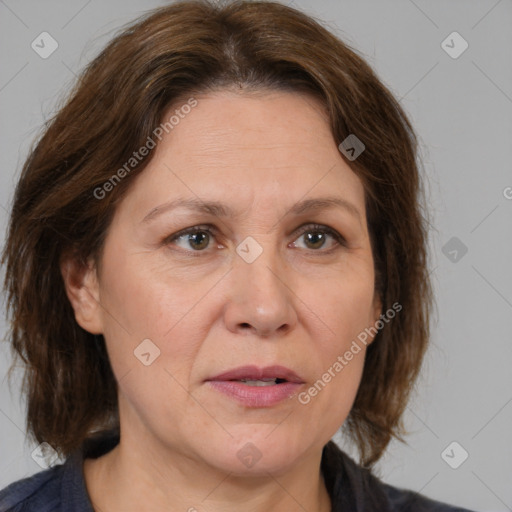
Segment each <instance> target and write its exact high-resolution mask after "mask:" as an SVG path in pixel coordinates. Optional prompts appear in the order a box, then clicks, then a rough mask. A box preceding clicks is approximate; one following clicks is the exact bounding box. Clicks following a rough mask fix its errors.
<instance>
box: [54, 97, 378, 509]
mask: <svg viewBox="0 0 512 512" xmlns="http://www.w3.org/2000/svg"><path fill="white" fill-rule="evenodd" d="M196 99H197V100H198V105H197V107H195V108H194V109H193V110H192V111H191V113H190V114H188V115H187V116H186V117H185V118H184V119H183V120H181V121H180V123H179V125H177V126H176V127H175V128H174V129H173V130H172V132H170V133H169V134H168V135H166V136H164V138H163V140H162V142H161V143H160V144H159V145H158V147H157V148H156V149H155V150H154V151H156V153H155V155H154V158H153V160H152V161H151V163H150V164H149V165H148V167H147V168H146V169H145V170H144V171H143V172H142V173H141V174H140V175H139V176H138V177H137V178H136V180H135V182H134V183H133V184H132V185H133V186H132V187H131V188H130V190H129V191H128V193H127V194H126V195H125V197H124V198H123V200H122V201H121V203H120V204H119V205H118V207H117V210H116V212H115V215H114V218H113V221H112V224H111V226H110V227H109V230H108V233H107V237H106V240H105V246H104V251H103V254H102V257H101V266H100V267H99V268H100V270H98V267H97V266H96V265H94V262H93V261H91V262H90V265H89V266H88V267H86V268H81V267H79V266H78V264H77V263H76V262H74V261H73V260H66V261H64V262H63V265H62V274H63V277H64V281H65V284H66V290H67V293H68V297H69V299H70V301H71V303H72V305H73V308H74V310H75V315H76V320H77V322H78V323H79V325H80V326H82V327H83V328H84V329H86V330H88V331H89V332H91V333H102V334H103V335H104V337H105V340H106V343H107V349H108V352H109V357H110V361H111V364H112V368H113V371H114V374H115V376H116V379H117V381H118V388H119V408H120V419H121V441H120V444H119V445H118V446H117V447H116V448H114V449H113V450H112V451H111V452H109V453H108V454H106V455H104V456H102V457H100V458H99V459H87V460H86V461H85V463H84V474H85V480H86V485H87V489H88V492H89V495H90V496H91V500H92V502H93V504H94V506H95V508H96V510H98V511H99V510H101V511H104V512H107V511H108V512H110V511H123V512H131V511H140V510H148V511H149V510H151V511H164V510H165V511H169V510H171V511H178V510H179V511H186V510H189V511H190V512H193V511H194V510H197V511H202V510H208V511H210V512H214V511H223V512H226V511H235V510H236V511H238V510H240V504H241V503H244V508H245V509H247V510H251V511H254V512H259V511H261V512H263V511H265V512H267V511H268V510H287V511H290V512H294V511H299V510H300V511H303V510H304V509H305V510H308V511H329V510H330V506H331V504H330V499H329V496H328V494H327V491H326V488H325V485H324V482H323V478H322V476H321V474H320V471H319V468H320V462H321V453H322V448H323V446H324V445H325V444H326V443H327V442H328V441H329V439H330V438H331V437H332V436H333V435H334V434H335V432H336V431H337V430H338V429H339V427H340V426H341V425H342V423H343V422H344V421H345V419H346V417H347V416H348V414H349V412H350V409H351V407H352V404H353V401H354V399H355V395H356V392H357V389H358V386H359V383H360V380H361V375H362V370H363V365H364V353H365V350H364V348H363V350H361V352H359V353H358V354H357V355H356V356H354V358H353V359H352V360H351V361H350V363H349V364H348V365H347V366H346V367H344V368H343V371H341V372H339V373H338V374H336V376H335V377H334V378H332V380H331V382H330V383H328V384H327V385H326V386H325V387H324V388H323V389H322V391H320V392H319V393H318V395H317V396H315V397H314V398H312V399H311V401H310V402H309V403H308V404H306V405H303V404H301V403H300V402H299V401H298V400H297V396H293V397H291V398H289V399H286V400H283V401H282V402H280V403H279V404H277V405H274V406H271V407H259V408H251V407H245V406H243V405H240V404H239V403H238V402H235V401H234V400H233V399H231V398H229V397H227V396H225V395H224V394H221V393H220V392H218V391H217V390H215V389H213V388H212V387H211V385H209V384H208V383H207V382H205V379H207V378H208V377H212V376H214V375H217V374H219V373H221V372H224V371H226V370H229V369H233V368H235V367H238V366H242V365H248V364H253V365H256V366H260V367H265V366H269V365H275V364H279V365H283V366H286V367H288V368H290V369H292V370H294V371H295V372H296V373H297V374H298V375H299V376H300V377H301V378H302V379H303V381H304V384H302V387H301V391H304V390H307V389H308V388H310V387H311V386H312V385H313V384H314V383H315V382H316V381H317V380H318V379H319V378H320V377H321V376H322V374H324V373H325V372H326V371H327V370H328V368H330V367H332V365H333V363H334V362H335V361H336V360H337V357H338V356H339V355H343V354H344V353H345V352H346V351H347V350H348V349H349V348H350V345H351V343H352V341H353V340H354V339H355V338H356V336H357V334H358V333H360V332H361V331H363V330H364V328H365V327H369V326H371V325H373V324H374V322H375V321H376V319H377V318H378V317H379V315H380V313H381V305H380V302H379V300H378V298H377V296H376V295H375V294H374V269H373V257H372V251H371V246H370V240H369V234H368V228H367V222H366V216H365V208H364V188H363V185H362V183H361V181H360V180H359V178H358V177H357V176H356V174H355V173H354V172H353V171H352V170H351V169H350V167H349V166H348V164H347V163H346V161H344V159H343V158H342V156H341V155H340V152H339V150H338V148H337V146H336V143H335V141H334V139H333V137H332V134H331V132H330V129H329V124H328V117H327V115H326V113H325V112H324V111H323V110H322V107H321V105H320V104H319V103H317V101H316V100H315V99H313V98H310V97H308V96H305V95H302V94H298V93H289V92H268V91H267V92H260V93H247V92H242V93H235V92H230V91H219V92H216V93H209V94H208V95H204V96H196ZM323 196H336V197H338V198H342V199H344V200H345V201H347V202H350V203H351V204H352V205H353V207H354V208H355V209H356V210H357V211H358V215H359V216H356V215H355V214H352V213H350V212H349V211H348V210H346V209H344V208H340V207H335V208H330V209H323V210H318V211H309V212H304V213H302V214H290V213H289V210H290V209H291V208H292V206H293V205H294V204H296V203H297V202H299V201H301V200H304V199H313V198H318V197H323ZM178 197H182V198H197V197H199V198H200V199H201V200H202V201H210V200H216V201H220V202H222V203H225V204H226V205H228V206H229V207H230V208H232V209H233V210H234V212H235V213H236V215H235V216H234V217H231V216H228V217H219V216H214V215H212V214H205V213H198V212H194V211H191V210H187V209H184V208H180V209H177V210H174V211H164V212H163V211H162V208H157V207H159V205H161V204H163V203H166V202H168V201H172V200H174V199H176V198H178ZM155 208H157V212H158V213H157V214H156V215H155V214H154V213H153V219H152V220H151V221H148V222H143V220H142V219H144V217H145V216H146V215H147V214H148V213H149V212H152V211H153V210H154V209H155ZM311 223H315V224H319V225H321V226H328V227H330V228H332V229H334V230H336V231H337V232H338V233H340V234H341V235H342V236H343V237H344V239H345V240H346V245H344V246H343V245H340V244H338V243H337V242H336V240H335V239H334V238H333V237H332V236H330V235H329V234H325V232H324V242H323V245H322V241H321V240H322V239H321V233H320V241H318V235H319V232H318V229H315V228H313V227H311V228H309V229H308V230H307V232H306V234H300V233H299V231H298V228H300V227H301V226H306V225H309V224H311ZM197 225H200V226H202V227H204V226H205V225H210V226H211V227H212V230H216V233H215V232H214V234H212V235H211V236H210V238H209V239H208V235H206V240H204V239H201V238H199V239H192V240H189V239H188V237H187V236H183V237H181V238H180V239H178V240H174V241H170V238H172V237H170V235H173V234H176V233H178V232H179V231H181V230H184V229H186V228H189V227H193V226H197ZM308 233H309V234H310V236H313V237H314V236H315V234H316V235H317V239H313V240H312V241H309V242H308V237H307V234H308ZM203 236H204V235H203ZM248 236H251V237H253V238H254V239H255V240H256V241H257V243H258V244H259V245H260V247H261V248H262V250H263V252H262V253H261V255H260V256H259V257H258V258H257V259H256V260H255V261H254V262H252V263H247V262H246V261H244V259H242V258H241V257H240V256H239V255H238V254H237V252H236V248H237V246H238V244H240V243H241V242H242V241H244V239H245V238H246V237H248ZM194 240H195V241H194ZM197 247H199V248H203V249H202V251H201V250H199V249H198V248H197ZM144 339H150V340H151V341H152V342H153V343H154V344H155V345H156V346H157V347H158V348H159V350H160V356H159V357H158V358H156V359H155V360H154V361H153V362H152V363H151V364H150V365H149V366H145V365H144V364H142V363H141V362H140V361H139V360H138V359H137V358H136V357H135V356H134V350H135V349H136V348H137V346H138V345H139V344H140V343H141V341H142V340H144ZM248 442H250V443H252V444H253V445H254V446H255V447H256V448H257V450H258V451H259V453H260V454H261V458H260V459H259V461H258V462H257V463H256V464H254V465H253V466H252V467H251V468H249V467H246V466H245V465H244V464H242V462H241V461H240V459H239V458H238V457H237V452H238V451H239V450H240V449H241V448H242V447H243V446H244V445H246V443H248Z"/></svg>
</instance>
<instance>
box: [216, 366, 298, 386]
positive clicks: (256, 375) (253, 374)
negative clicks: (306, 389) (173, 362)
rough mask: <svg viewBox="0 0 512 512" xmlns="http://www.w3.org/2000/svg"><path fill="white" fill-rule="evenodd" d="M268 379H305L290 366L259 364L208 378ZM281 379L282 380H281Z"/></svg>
mask: <svg viewBox="0 0 512 512" xmlns="http://www.w3.org/2000/svg"><path fill="white" fill-rule="evenodd" d="M266 379H277V383H278V384H280V383H282V382H283V381H284V382H294V383H297V384H302V383H303V382H304V381H303V380H302V379H301V378H300V377H299V376H298V375H297V374H296V373H295V372H294V371H293V370H290V369H289V368H286V367H284V366H267V367H265V368H258V367H257V366H241V367H239V368H235V369H233V370H229V371H227V372H224V373H221V374H219V375H216V376H215V377H211V378H209V379H207V380H208V381H230V380H231V381H243V380H245V381H262V380H266ZM279 381H281V382H279Z"/></svg>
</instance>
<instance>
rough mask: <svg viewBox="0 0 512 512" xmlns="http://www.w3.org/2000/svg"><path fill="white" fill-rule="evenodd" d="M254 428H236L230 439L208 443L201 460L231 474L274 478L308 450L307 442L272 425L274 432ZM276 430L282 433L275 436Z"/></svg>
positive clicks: (251, 426)
mask: <svg viewBox="0 0 512 512" xmlns="http://www.w3.org/2000/svg"><path fill="white" fill-rule="evenodd" d="M255 427H256V428H255ZM257 427H258V425H254V424H250V425H246V426H245V428H242V429H241V428H239V429H237V430H238V432H237V433H236V434H234V435H233V437H228V436H226V438H224V439H223V441H222V442H211V443H209V444H208V455H206V453H204V454H203V457H204V458H205V459H209V460H207V462H208V463H209V464H211V465H213V466H215V467H217V468H219V469H221V470H223V471H226V472H230V473H232V474H233V475H238V476H262V477H263V476H264V477H268V473H271V474H272V475H274V476H278V475H280V474H285V473H287V472H288V471H289V470H290V469H291V468H293V467H294V465H296V464H297V463H298V462H299V461H300V459H301V458H302V457H304V456H305V452H306V450H307V449H308V448H309V447H310V446H309V443H310V442H311V441H310V440H308V441H306V439H304V441H303V442H300V441H299V440H298V439H296V438H295V436H294V435H293V434H292V433H290V432H289V431H287V430H286V429H285V428H283V427H282V426H281V427H279V426H277V428H276V426H272V429H275V430H274V431H272V429H270V428H269V425H264V427H265V428H257ZM261 427H263V426H261ZM280 428H282V431H281V432H279V433H278V430H279V429H280ZM270 432H271V433H270ZM269 433H270V434H269Z"/></svg>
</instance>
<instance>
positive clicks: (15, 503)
mask: <svg viewBox="0 0 512 512" xmlns="http://www.w3.org/2000/svg"><path fill="white" fill-rule="evenodd" d="M62 467H63V466H62V465H58V466H54V467H52V468H49V469H46V470H44V471H40V472H39V473H36V474H35V475H32V476H29V477H27V478H23V479H21V480H17V481H16V482H13V483H12V484H10V485H8V486H7V487H6V488H5V489H3V490H1V491H0V512H31V511H34V512H35V511H37V512H53V511H55V510H58V508H59V502H60V483H61V478H62Z"/></svg>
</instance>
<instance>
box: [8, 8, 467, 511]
mask: <svg viewBox="0 0 512 512" xmlns="http://www.w3.org/2000/svg"><path fill="white" fill-rule="evenodd" d="M420 192H421V186H420V182H419V176H418V169H417V165H416V140H415V136H414V132H413V129H412V127H411V125H410V123H409V121H408V119H407V117H406V115H405V114H404V112H403V111H402V110H401V108H400V106H399V105H398V103H397V102H396V101H395V99H394V98H393V97H392V96H391V94H390V93H389V92H388V91H387V89H386V88H385V87H384V86H383V85H382V84H381V83H380V82H379V80H378V79H377V77H376V76H375V75H374V73H373V72H372V70H371V69H370V68H369V67H368V65H367V64H366V63H365V62H364V61H363V60H362V59H361V58H360V57H358V56H357V55H356V54H355V53H354V52H353V51H352V50H351V49H350V48H348V47H347V46H346V45H345V44H343V43H342V42H341V41H339V40H338V39H337V38H335V37H334V36H333V35H332V34H330V33H329V32H327V31H326V30H325V29H324V28H322V27H321V26H320V25H319V24H318V23H316V22H315V21H314V20H312V19H311V18H309V17H307V16H305V15H304V14H302V13H300V12H298V11H296V10H294V9H292V8H289V7H286V6H284V5H280V4H277V3H272V2H234V3H231V4H229V5H227V6H224V7H218V6H214V5H211V4H208V3H206V2H194V1H189V2H181V3H176V4H173V5H171V6H169V7H165V8H161V9H158V10H156V11H154V12H152V13H150V15H148V16H146V17H145V18H144V19H141V20H138V21H137V22H136V23H135V24H134V25H132V26H130V27H128V28H127V29H126V30H124V31H123V32H122V33H121V34H119V35H118V36H117V37H116V38H115V39H114V40H113V41H112V42H111V43H110V44H109V45H108V46H107V48H106V49H105V50H104V51H103V52H102V53H101V54H100V55H99V56H98V57H97V58H96V59H95V60H94V61H93V62H92V63H91V64H90V65H89V66H88V68H87V69H86V70H85V72H84V73H83V75H82V76H81V78H80V80H79V82H78V85H77V87H76V89H75V90H74V91H73V93H72V95H71V97H70V99H69V101H68V103H67V104H66V105H65V106H64V107H63V108H62V109H61V110H60V111H59V112H58V114H57V115H56V117H55V118H54V119H53V121H52V122H51V123H49V126H48V127H47V129H46V131H45V133H44V134H43V136H42V138H41V140H40V141H39V142H38V144H37V146H36V147H35V149H34V150H33V151H32V153H31V154H30V156H29V158H28V160H27V162H26V164H25V166H24V169H23V173H22V176H21V178H20V180H19V183H18V186H17V189H16V194H15V199H14V205H13V210H12V215H11V223H10V230H9V234H8V239H7V244H6V247H5V251H4V262H5V263H6V276H7V277H6V288H7V291H8V295H9V306H10V313H11V316H12V333H11V339H12V345H13V348H14V350H15V352H16V353H17V354H18V355H19V356H20V357H22V359H23V360H24V362H25V363H26V368H27V370H26V375H25V378H26V391H27V395H28V396H27V399H28V411H27V428H28V432H29V434H30V435H31V437H32V438H33V439H34V440H35V441H36V442H38V443H47V444H44V445H43V446H45V447H49V449H50V450H54V451H55V453H57V454H59V455H61V456H62V457H64V458H66V461H65V463H64V464H59V465H56V466H54V467H52V468H50V469H49V470H46V471H43V472H40V473H39V474H36V475H34V476H32V477H30V478H28V479H25V480H21V481H18V482H15V483H13V484H11V485H10V486H9V487H7V488H6V489H4V491H2V493H1V494H0V510H1V511H7V510H13V511H21V510H24V511H25V510H38V511H41V510H50V509H51V510H63V511H64V510H65V511H75V510H87V511H91V510H95V511H104V512H106V511H123V512H129V511H132V510H133V511H135V510H137V511H140V510H144V511H146V510H148V511H149V510H151V511H153V510H155V511H157V510H158V511H160V510H162V511H163V510H173V511H174V510H188V511H189V512H192V511H202V510H208V511H220V510H222V511H226V510H239V509H240V505H241V504H244V507H245V508H247V509H249V510H254V511H268V510H284V511H290V512H293V511H296V510H297V511H298V510H308V511H311V512H327V511H330V510H332V511H342V510H343V511H345V510H350V511H353V510H365V511H366V510H376V511H377V510H378V511H397V510H410V511H412V510H415V511H423V510H425V511H434V510H435V511H441V510H443V511H444V510H446V511H448V510H462V509H460V508H459V509H456V508H453V507H451V506H448V505H443V504H441V503H438V502H434V501H431V500H429V499H427V498H426V497H423V496H420V495H417V494H416V493H413V492H410V491H404V490H400V489H397V488H393V487H390V486H388V485H385V484H384V483H382V482H380V481H379V480H378V479H377V478H376V477H375V476H373V475H372V473H371V468H372V466H373V465H374V464H375V462H376V461H377V460H378V459H379V458H380V457H381V456H382V454H383V452H384V450H385V448H386V446H387V445H388V443H389V442H390V440H391V439H392V438H393V437H395V438H398V439H400V438H401V436H402V434H403V429H402V425H401V421H400V418H401V416H402V413H403V411H404V408H405V406H406V402H407V398H408V395H409V392H410V390H411V386H412V385H413V382H414V380H415V378H416V376H417V374H418V371H419V368H420V364H421V359H422V356H423V354H424V352H425V349H426V345H427V341H428V318H429V311H430V305H431V290H430V284H429V281H428V274H427V269H426V249H425V244H426V241H425V239H426V231H425V221H424V218H423V215H422V210H421V203H420V199H421V197H420ZM342 425H343V428H344V431H345V433H346V435H347V436H348V437H350V438H352V439H353V441H354V442H355V443H356V446H357V447H358V449H359V452H360V459H361V460H360V464H359V465H358V464H356V463H355V462H354V461H352V459H350V458H349V457H348V456H347V455H346V454H344V453H343V452H342V451H341V450H340V449H339V448H338V447H337V446H336V445H335V444H334V443H333V442H332V441H331V440H330V439H331V437H332V436H333V435H334V434H335V433H336V432H337V431H338V429H339V428H340V427H341V426H342Z"/></svg>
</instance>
